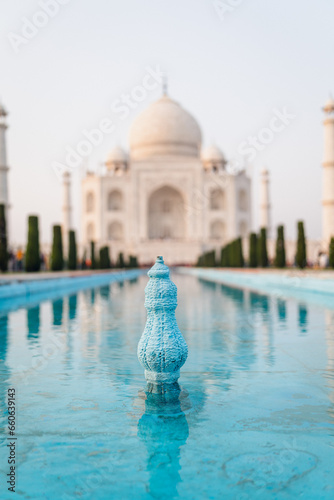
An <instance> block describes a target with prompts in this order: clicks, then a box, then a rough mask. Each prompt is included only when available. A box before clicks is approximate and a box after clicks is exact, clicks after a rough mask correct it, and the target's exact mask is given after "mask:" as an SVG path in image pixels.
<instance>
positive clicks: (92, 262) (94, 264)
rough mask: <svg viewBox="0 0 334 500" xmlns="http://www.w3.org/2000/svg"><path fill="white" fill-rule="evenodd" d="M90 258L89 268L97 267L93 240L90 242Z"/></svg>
mask: <svg viewBox="0 0 334 500" xmlns="http://www.w3.org/2000/svg"><path fill="white" fill-rule="evenodd" d="M90 260H91V265H90V268H91V269H97V262H96V258H95V243H94V241H91V242H90Z"/></svg>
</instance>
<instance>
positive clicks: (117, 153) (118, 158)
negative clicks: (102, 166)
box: [106, 146, 128, 163]
mask: <svg viewBox="0 0 334 500" xmlns="http://www.w3.org/2000/svg"><path fill="white" fill-rule="evenodd" d="M127 160H128V157H127V154H126V152H125V151H124V149H122V148H121V147H120V146H115V147H114V148H113V149H112V150H111V151H110V153H109V155H108V158H107V162H106V163H122V162H126V161H127Z"/></svg>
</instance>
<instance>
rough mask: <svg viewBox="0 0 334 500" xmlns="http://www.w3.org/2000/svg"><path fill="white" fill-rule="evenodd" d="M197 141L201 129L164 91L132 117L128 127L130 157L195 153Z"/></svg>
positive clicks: (199, 141)
mask: <svg viewBox="0 0 334 500" xmlns="http://www.w3.org/2000/svg"><path fill="white" fill-rule="evenodd" d="M201 141H202V134H201V130H200V127H199V125H198V123H197V122H196V120H195V119H194V118H193V116H192V115H191V114H190V113H188V111H186V110H185V109H183V108H182V106H180V104H178V103H177V102H175V101H173V99H171V98H170V97H168V96H167V95H164V96H163V97H161V98H160V99H159V100H158V101H155V102H153V103H152V104H151V105H150V106H149V107H148V108H147V109H146V110H145V111H144V112H143V113H141V114H140V115H139V116H138V117H137V118H136V119H135V120H134V122H133V124H132V127H131V131H130V149H131V157H132V158H133V159H134V160H136V159H145V158H151V157H155V156H171V155H174V156H191V157H198V156H199V152H200V148H201Z"/></svg>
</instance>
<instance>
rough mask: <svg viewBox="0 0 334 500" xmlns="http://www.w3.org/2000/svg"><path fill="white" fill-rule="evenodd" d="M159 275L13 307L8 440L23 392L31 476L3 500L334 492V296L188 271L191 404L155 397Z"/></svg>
mask: <svg viewBox="0 0 334 500" xmlns="http://www.w3.org/2000/svg"><path fill="white" fill-rule="evenodd" d="M147 279H148V278H147V277H146V276H141V277H139V278H137V279H135V280H132V281H127V282H123V283H112V284H111V285H107V286H103V287H101V288H96V289H92V290H84V291H81V292H79V293H78V294H75V295H70V296H66V295H65V296H63V297H61V296H53V297H52V298H49V299H48V298H47V297H46V298H45V300H43V301H41V302H39V303H32V302H30V303H29V305H27V306H26V307H22V306H20V308H19V309H17V310H11V311H9V312H6V310H1V312H0V332H1V338H0V360H1V361H0V364H1V365H0V366H1V371H0V384H1V399H0V405H1V410H2V411H1V421H0V425H1V428H2V432H1V446H2V451H3V450H5V448H6V443H7V434H6V432H7V431H6V429H7V414H6V407H7V390H8V388H15V390H16V394H17V422H16V424H17V429H16V435H17V460H18V461H17V464H18V467H17V482H16V493H15V494H13V493H11V492H7V488H4V487H3V483H4V481H2V482H1V492H0V498H8V499H13V498H15V497H18V498H23V499H34V500H35V499H57V500H62V499H64V500H65V499H112V500H114V499H117V500H118V499H122V500H123V499H125V500H127V499H135V500H137V499H138V500H140V499H174V498H175V499H177V498H180V499H181V498H182V499H186V500H188V499H189V500H190V499H196V500H197V499H237V500H246V499H268V498H269V499H285V498H289V499H294V498H299V497H300V498H303V499H333V498H334V301H333V307H331V306H330V305H329V304H328V300H326V301H324V303H323V305H322V304H321V300H320V299H319V296H318V297H317V302H316V303H315V302H312V301H307V300H304V299H303V301H302V302H301V301H300V299H298V298H296V299H293V298H289V299H288V300H286V299H285V298H284V296H282V295H280V296H269V295H263V294H258V293H255V292H250V291H246V290H242V289H237V288H230V287H228V286H225V285H221V284H215V283H211V282H208V281H204V280H199V279H197V278H195V277H193V276H187V275H178V274H174V275H173V276H172V279H173V281H174V282H175V284H176V285H177V287H178V304H179V305H178V308H177V310H176V316H177V320H178V324H179V327H180V329H181V331H182V333H183V335H184V337H185V339H186V342H187V344H188V347H189V357H188V360H187V362H186V364H185V365H184V367H183V369H182V370H181V377H180V385H181V386H182V391H181V394H180V395H179V397H177V398H175V397H173V395H171V396H168V395H167V396H163V395H156V394H146V393H145V379H144V372H143V369H142V367H141V366H140V364H139V362H138V360H137V353H136V350H137V344H138V341H139V338H140V336H141V333H142V331H143V329H144V325H145V320H146V310H145V308H144V288H145V285H146V283H147ZM0 465H1V474H2V478H5V474H7V472H8V464H7V453H6V451H5V453H2V454H1V464H0Z"/></svg>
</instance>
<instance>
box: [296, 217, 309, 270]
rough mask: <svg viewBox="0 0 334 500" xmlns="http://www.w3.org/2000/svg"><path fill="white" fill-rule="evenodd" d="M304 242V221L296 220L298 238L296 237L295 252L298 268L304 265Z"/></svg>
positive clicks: (302, 267)
mask: <svg viewBox="0 0 334 500" xmlns="http://www.w3.org/2000/svg"><path fill="white" fill-rule="evenodd" d="M306 263H307V261H306V242H305V232H304V223H303V222H302V221H299V222H298V239H297V253H296V265H297V266H298V267H299V268H300V269H304V267H306Z"/></svg>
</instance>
